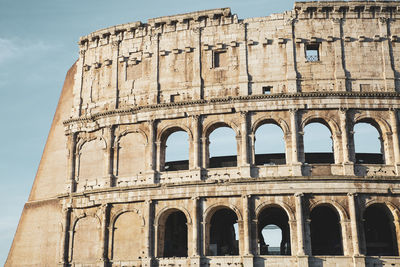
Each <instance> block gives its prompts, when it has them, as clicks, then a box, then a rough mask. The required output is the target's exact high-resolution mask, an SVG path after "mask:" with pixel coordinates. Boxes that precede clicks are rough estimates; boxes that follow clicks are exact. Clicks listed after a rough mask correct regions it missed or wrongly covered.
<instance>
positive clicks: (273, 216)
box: [257, 207, 291, 255]
mask: <svg viewBox="0 0 400 267" xmlns="http://www.w3.org/2000/svg"><path fill="white" fill-rule="evenodd" d="M257 229H258V233H257V235H258V240H257V241H258V250H259V254H260V255H290V254H291V249H290V228H289V218H288V216H287V214H286V212H285V211H284V210H283V209H281V208H277V207H269V208H266V209H264V210H263V211H262V212H261V213H260V215H259V216H258V222H257Z"/></svg>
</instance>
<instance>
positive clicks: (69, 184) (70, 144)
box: [66, 133, 76, 193]
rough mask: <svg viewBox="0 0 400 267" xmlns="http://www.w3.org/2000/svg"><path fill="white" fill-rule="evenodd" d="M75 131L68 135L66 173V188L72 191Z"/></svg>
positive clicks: (74, 182) (73, 190)
mask: <svg viewBox="0 0 400 267" xmlns="http://www.w3.org/2000/svg"><path fill="white" fill-rule="evenodd" d="M75 151H76V133H74V134H70V135H68V174H67V177H68V178H67V181H66V183H67V184H66V190H67V191H68V193H73V192H75V190H76V181H75V168H76V154H75Z"/></svg>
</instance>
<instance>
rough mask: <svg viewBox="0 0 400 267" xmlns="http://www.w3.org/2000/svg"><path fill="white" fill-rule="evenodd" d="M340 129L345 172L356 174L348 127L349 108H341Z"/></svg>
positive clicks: (345, 173)
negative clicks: (351, 154) (352, 160)
mask: <svg viewBox="0 0 400 267" xmlns="http://www.w3.org/2000/svg"><path fill="white" fill-rule="evenodd" d="M339 119H340V131H341V132H342V150H343V174H344V175H351V176H353V175H354V164H353V162H351V156H350V145H349V131H348V127H347V109H340V111H339Z"/></svg>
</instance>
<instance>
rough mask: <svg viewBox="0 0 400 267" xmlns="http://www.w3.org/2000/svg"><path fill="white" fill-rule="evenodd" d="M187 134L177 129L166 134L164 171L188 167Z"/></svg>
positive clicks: (186, 168)
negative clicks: (168, 134)
mask: <svg viewBox="0 0 400 267" xmlns="http://www.w3.org/2000/svg"><path fill="white" fill-rule="evenodd" d="M188 139H189V136H188V134H187V133H186V132H185V131H182V130H179V131H176V132H174V133H172V134H171V135H170V136H168V139H167V142H166V148H165V165H164V170H165V171H177V170H188V169H189V140H188Z"/></svg>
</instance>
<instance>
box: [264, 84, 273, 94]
mask: <svg viewBox="0 0 400 267" xmlns="http://www.w3.org/2000/svg"><path fill="white" fill-rule="evenodd" d="M262 93H263V95H270V94H271V93H272V86H263V88H262Z"/></svg>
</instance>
